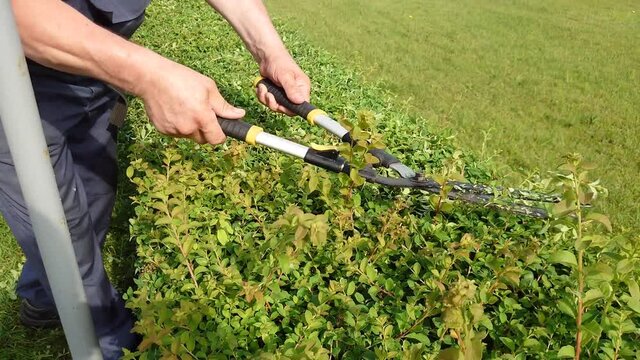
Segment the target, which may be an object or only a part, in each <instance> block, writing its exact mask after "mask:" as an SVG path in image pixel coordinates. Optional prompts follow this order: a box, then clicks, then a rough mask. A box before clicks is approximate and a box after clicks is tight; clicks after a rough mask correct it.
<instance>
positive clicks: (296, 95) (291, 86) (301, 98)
mask: <svg viewBox="0 0 640 360" xmlns="http://www.w3.org/2000/svg"><path fill="white" fill-rule="evenodd" d="M280 84H281V85H282V88H283V89H284V92H285V93H286V94H287V97H288V98H289V100H291V102H293V103H295V104H301V103H303V102H305V101H309V98H310V94H311V84H310V81H309V78H308V77H307V75H305V74H304V73H302V72H300V73H289V74H287V75H285V76H283V77H282V79H281V80H280Z"/></svg>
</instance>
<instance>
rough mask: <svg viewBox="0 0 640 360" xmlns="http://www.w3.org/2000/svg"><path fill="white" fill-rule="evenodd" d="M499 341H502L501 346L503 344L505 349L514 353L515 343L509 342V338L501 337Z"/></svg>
mask: <svg viewBox="0 0 640 360" xmlns="http://www.w3.org/2000/svg"><path fill="white" fill-rule="evenodd" d="M500 341H502V343H503V344H505V346H506V347H508V348H509V350H511V351H515V350H516V343H515V342H513V340H511V338H508V337H505V336H501V337H500Z"/></svg>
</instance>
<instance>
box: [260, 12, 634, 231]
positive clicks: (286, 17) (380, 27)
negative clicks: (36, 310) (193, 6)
mask: <svg viewBox="0 0 640 360" xmlns="http://www.w3.org/2000/svg"><path fill="white" fill-rule="evenodd" d="M267 5H268V6H269V7H270V10H271V14H272V16H274V17H277V18H280V19H282V20H283V21H284V22H286V23H287V24H288V25H289V26H290V27H295V28H297V29H298V30H300V31H301V32H302V33H303V34H305V35H306V36H307V38H308V39H309V41H310V42H311V43H312V44H313V45H315V46H321V47H324V48H326V49H327V50H329V51H330V52H332V53H334V54H336V55H337V56H338V57H339V58H341V59H342V61H344V62H345V63H348V64H352V63H355V64H357V66H358V67H359V68H360V69H361V70H362V71H364V72H365V73H366V74H367V76H368V77H369V78H370V79H376V80H380V79H381V80H383V81H384V82H385V83H386V85H387V86H388V88H390V89H391V90H393V91H394V92H395V93H397V94H398V95H400V96H401V97H402V98H405V99H407V100H408V101H409V102H410V104H411V105H412V107H413V109H414V111H415V112H417V113H418V114H420V115H422V116H423V117H425V118H426V119H427V120H428V122H427V123H425V126H428V127H437V128H439V129H444V128H448V129H454V131H455V132H457V134H458V136H457V142H458V144H459V145H460V146H461V147H463V148H467V149H471V150H473V151H474V152H475V153H476V154H478V155H479V156H481V157H483V158H489V157H493V160H494V162H495V163H497V164H506V165H509V166H510V167H511V168H513V169H516V170H518V169H523V170H524V171H526V172H529V171H532V170H535V169H538V170H539V171H541V172H542V173H543V174H544V173H546V171H548V170H553V169H554V168H555V167H556V166H557V165H558V164H559V162H560V158H561V156H562V155H564V154H566V153H570V152H579V153H581V154H582V155H583V156H584V158H585V159H587V160H588V161H590V162H592V163H594V164H595V165H596V166H597V170H596V171H595V172H594V176H595V177H597V178H600V179H601V180H602V183H603V184H604V185H605V186H606V187H607V188H608V189H609V191H610V197H609V199H608V200H607V201H606V203H605V204H604V206H603V208H604V209H603V211H604V212H606V213H608V214H610V216H611V217H612V219H613V220H614V226H616V227H617V228H618V230H620V229H621V228H620V227H621V226H624V227H629V228H632V229H638V225H637V224H638V222H639V220H640V207H639V206H638V205H637V199H638V198H640V185H638V181H637V176H638V174H640V147H638V146H637V141H638V139H640V91H638V86H639V85H640V6H638V3H637V2H634V1H629V0H624V1H620V0H614V1H594V0H590V1H577V0H560V1H558V0H542V1H522V0H517V1H507V0H498V1H494V0H491V1H489V0H481V1H471V0H463V1H450V0H431V1H419V0H405V1H388V0H351V1H335V0H302V1H287V0H268V1H267Z"/></svg>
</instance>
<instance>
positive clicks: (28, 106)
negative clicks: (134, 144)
mask: <svg viewBox="0 0 640 360" xmlns="http://www.w3.org/2000/svg"><path fill="white" fill-rule="evenodd" d="M0 49H2V55H0V119H1V120H2V126H3V127H4V130H5V133H6V136H7V141H8V143H9V148H10V150H11V155H12V156H13V161H14V163H15V167H16V171H17V173H18V180H19V181H20V186H21V188H22V193H23V195H24V198H25V201H26V203H27V207H28V208H29V216H30V217H31V222H32V224H33V230H34V232H35V235H36V239H37V242H38V248H39V249H40V254H41V255H42V260H43V262H44V266H45V268H46V272H47V277H48V278H49V283H50V284H51V290H52V291H53V298H54V300H55V302H56V307H57V309H58V313H59V314H60V319H61V320H62V327H63V329H64V333H65V336H66V338H67V343H68V344H69V349H70V351H71V355H72V356H73V358H74V359H99V360H101V359H102V353H101V352H100V347H99V346H98V340H97V339H96V335H95V329H94V326H93V320H92V318H91V313H90V312H89V306H88V304H87V298H86V295H85V293H84V288H83V287H82V279H81V277H80V271H79V270H78V266H77V265H76V264H77V262H76V257H75V254H74V251H73V247H72V245H71V237H70V235H69V229H68V228H67V221H66V218H65V215H64V210H63V208H62V203H61V201H60V194H59V193H58V187H57V185H56V180H55V177H54V174H53V169H52V167H51V162H50V159H49V151H48V149H47V144H46V143H45V138H44V133H43V130H42V124H41V123H40V115H39V113H38V108H37V107H36V101H35V98H34V96H33V88H32V86H31V80H30V78H29V72H28V71H27V63H26V61H25V58H24V54H23V51H22V45H21V43H20V38H19V37H18V33H17V31H16V25H15V19H14V16H13V11H12V9H11V0H0Z"/></svg>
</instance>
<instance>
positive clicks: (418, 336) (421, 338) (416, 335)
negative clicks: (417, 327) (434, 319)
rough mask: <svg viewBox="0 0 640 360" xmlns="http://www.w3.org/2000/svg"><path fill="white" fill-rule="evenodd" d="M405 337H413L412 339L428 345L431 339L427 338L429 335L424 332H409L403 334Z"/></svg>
mask: <svg viewBox="0 0 640 360" xmlns="http://www.w3.org/2000/svg"><path fill="white" fill-rule="evenodd" d="M405 337H406V338H409V339H414V340H418V341H419V342H420V343H422V344H425V345H428V344H430V343H431V340H429V337H428V336H427V335H425V334H420V333H409V334H407V335H406V336H405Z"/></svg>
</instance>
